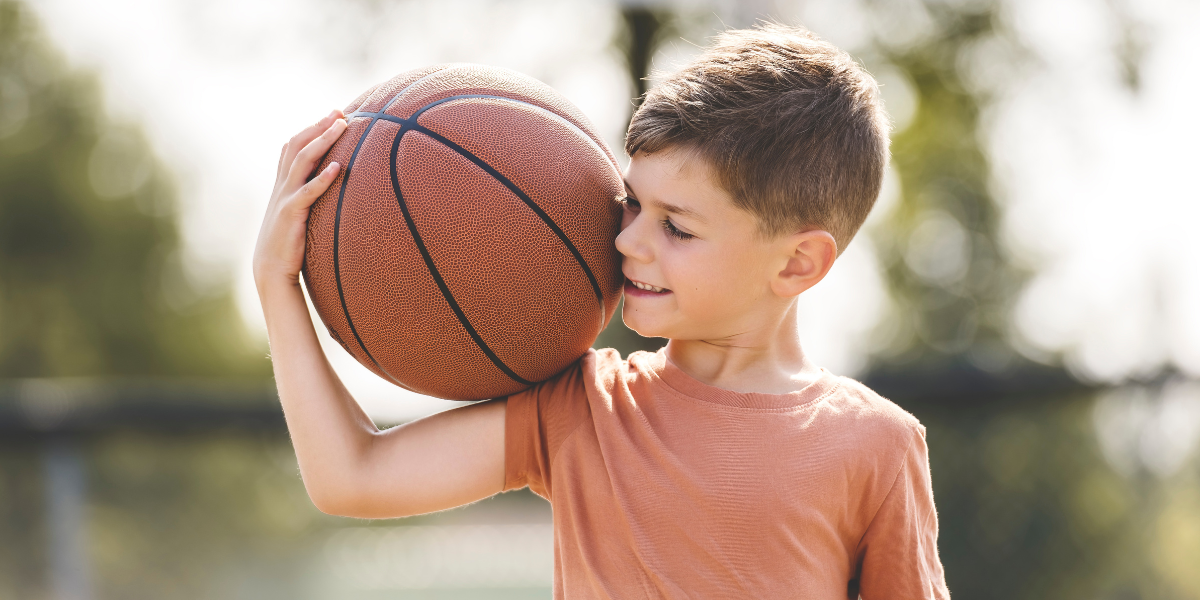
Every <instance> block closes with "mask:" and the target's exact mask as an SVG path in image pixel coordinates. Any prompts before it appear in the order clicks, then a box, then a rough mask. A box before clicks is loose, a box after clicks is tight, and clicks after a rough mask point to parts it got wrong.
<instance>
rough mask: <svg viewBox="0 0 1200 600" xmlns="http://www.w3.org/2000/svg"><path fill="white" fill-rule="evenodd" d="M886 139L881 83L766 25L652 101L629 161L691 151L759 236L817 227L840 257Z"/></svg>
mask: <svg viewBox="0 0 1200 600" xmlns="http://www.w3.org/2000/svg"><path fill="white" fill-rule="evenodd" d="M889 129H890V126H889V123H888V118H887V115H886V114H885V113H884V111H883V103H882V101H881V100H880V97H879V89H878V87H877V86H876V85H875V80H874V79H872V78H871V76H870V75H869V74H867V72H866V71H865V70H863V68H862V67H861V66H859V65H858V63H856V62H854V60H853V59H852V58H850V55H848V54H846V53H845V52H842V51H841V50H838V49H837V48H835V47H834V46H833V45H832V44H830V43H828V42H825V41H823V40H821V39H820V38H818V37H817V36H815V35H813V34H812V32H810V31H808V30H806V29H803V28H793V27H786V26H783V25H779V24H774V23H768V24H760V25H758V26H756V27H754V28H752V29H739V30H730V31H726V32H724V33H722V34H720V35H718V36H717V38H716V40H715V43H714V44H713V45H712V47H710V48H709V49H708V50H707V51H705V52H704V53H703V54H702V55H701V56H700V57H699V58H697V59H696V60H695V61H694V62H692V63H691V64H689V65H687V66H685V67H684V68H683V69H682V70H681V71H679V72H678V73H675V74H674V75H672V76H670V77H669V78H667V79H666V80H665V81H663V82H662V83H661V84H659V85H658V86H657V87H655V88H654V89H652V90H651V91H650V92H648V93H647V94H646V98H645V101H644V102H643V103H642V105H641V107H640V108H639V109H638V110H637V112H636V113H635V114H634V115H633V121H632V122H631V123H630V124H629V132H628V133H627V134H626V136H625V151H626V152H627V153H628V154H629V156H633V155H634V154H635V153H637V152H639V151H641V152H647V153H650V152H657V151H660V150H667V149H686V150H688V151H692V152H695V153H696V154H697V155H699V156H700V157H702V158H703V159H705V160H707V161H708V163H709V165H710V166H711V167H712V168H713V170H714V173H715V175H716V178H717V181H718V183H719V184H720V185H721V186H722V187H723V188H724V189H725V191H727V192H728V193H729V194H730V195H731V196H733V199H734V201H735V203H736V204H737V205H738V206H739V207H741V208H742V209H744V210H747V211H749V212H750V213H751V214H754V215H755V216H757V217H758V219H759V224H760V231H761V232H762V233H764V234H766V235H772V236H774V235H780V234H783V233H791V232H793V231H796V230H798V229H800V228H802V227H819V228H821V229H824V230H826V231H828V232H829V233H831V234H833V237H834V239H835V240H836V241H837V244H838V251H839V252H840V251H841V250H842V249H844V248H845V247H846V244H848V243H849V242H850V239H851V238H853V237H854V234H855V232H857V231H858V228H859V227H860V226H861V225H862V223H863V221H865V220H866V218H867V213H869V212H870V211H871V206H873V205H874V204H875V198H876V197H877V196H878V195H879V189H880V187H881V185H882V183H883V172H884V169H885V168H886V166H887V161H888V132H889Z"/></svg>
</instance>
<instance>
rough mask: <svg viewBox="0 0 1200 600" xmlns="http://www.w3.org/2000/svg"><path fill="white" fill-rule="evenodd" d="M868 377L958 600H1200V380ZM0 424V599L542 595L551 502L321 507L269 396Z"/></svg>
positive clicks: (51, 400) (17, 401)
mask: <svg viewBox="0 0 1200 600" xmlns="http://www.w3.org/2000/svg"><path fill="white" fill-rule="evenodd" d="M868 383H869V384H871V385H872V386H873V387H875V388H876V389H878V390H880V391H881V393H884V394H885V395H889V396H890V397H892V398H894V399H896V400H897V401H898V402H900V403H901V404H902V405H904V406H905V407H906V408H908V409H909V410H911V411H912V412H914V414H916V415H917V416H918V417H919V418H920V419H921V420H922V422H924V423H925V425H926V426H927V428H928V440H929V447H930V460H931V465H932V470H933V475H934V486H935V497H936V499H937V504H938V509H939V519H940V523H941V538H940V541H939V549H940V552H941V555H942V560H943V562H944V563H945V565H946V572H947V578H948V581H949V583H950V586H951V590H952V592H954V593H955V594H956V596H958V597H967V598H996V599H1001V598H1004V599H1009V598H1030V599H1033V598H1196V597H1200V593H1198V592H1200V575H1198V572H1197V570H1196V569H1194V568H1193V567H1194V565H1195V564H1196V560H1197V559H1200V511H1198V510H1197V506H1200V505H1196V504H1190V503H1191V502H1193V501H1200V460H1198V459H1197V445H1198V438H1200V427H1197V426H1196V423H1200V384H1198V383H1196V382H1193V381H1189V380H1186V379H1181V378H1163V379H1161V380H1156V381H1152V382H1147V383H1145V384H1138V385H1131V386H1123V387H1118V388H1093V387H1087V386H1082V385H1080V384H1078V383H1077V382H1075V381H1074V380H1072V379H1070V378H1069V377H1065V376H1063V375H1062V374H1061V373H1060V372H1057V371H1054V370H1050V369H1045V370H1035V371H1030V372H1028V373H1026V374H1024V375H1023V376H1019V377H1013V376H997V375H993V374H989V373H986V372H983V371H979V370H976V369H972V368H969V367H964V368H962V369H959V370H956V371H947V372H942V373H924V374H920V373H912V372H895V373H880V374H877V375H875V376H874V377H873V378H871V379H868ZM32 398H37V399H38V401H37V402H33V401H32V400H31V399H32ZM47 406H51V407H53V409H52V410H51V409H47V408H45V407H47ZM33 407H36V408H33ZM0 432H2V434H0V540H3V543H0V558H2V560H0V597H6V598H7V597H12V598H63V599H65V598H129V597H153V598H204V597H217V596H219V597H222V598H241V597H246V598H249V597H254V598H272V597H280V598H282V597H289V598H547V597H549V586H550V576H551V574H552V555H551V532H550V511H549V505H548V504H546V503H545V502H543V501H541V500H540V499H537V498H535V497H533V496H532V495H531V494H529V493H528V492H519V493H510V494H504V495H501V496H498V497H496V498H493V499H491V500H488V501H484V502H481V503H478V504H475V505H472V506H469V507H466V508H462V509H457V510H454V511H448V512H445V513H439V514H436V515H429V516H425V517H417V518H412V519H405V520H401V521H391V522H362V521H356V520H350V519H337V518H333V517H328V516H325V515H321V514H320V513H318V512H317V511H316V510H315V509H314V508H313V507H312V506H311V503H310V502H309V501H308V499H307V497H306V495H305V493H304V490H303V486H302V484H301V482H300V479H299V475H298V470H297V467H296V463H295V458H294V455H293V454H292V451H291V447H290V444H288V442H287V439H286V436H285V431H284V428H283V422H282V418H281V415H280V412H279V408H278V405H277V404H276V401H275V399H274V393H273V391H272V390H271V389H270V388H267V387H264V386H249V387H247V386H241V385H228V386H219V385H212V384H207V385H197V384H196V383H195V382H193V383H186V382H185V383H179V384H168V383H166V382H163V381H157V382H139V383H127V384H121V385H119V384H112V383H109V384H103V385H99V384H88V383H86V382H83V381H79V380H70V381H53V380H37V381H23V382H17V383H12V382H9V383H8V384H5V385H4V386H3V387H2V388H0Z"/></svg>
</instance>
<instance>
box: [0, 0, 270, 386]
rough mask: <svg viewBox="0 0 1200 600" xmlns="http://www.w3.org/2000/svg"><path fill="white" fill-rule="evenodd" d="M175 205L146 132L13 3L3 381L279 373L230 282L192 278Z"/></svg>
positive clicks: (2, 38) (6, 94) (1, 125)
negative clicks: (107, 104)
mask: <svg viewBox="0 0 1200 600" xmlns="http://www.w3.org/2000/svg"><path fill="white" fill-rule="evenodd" d="M175 213H176V192H175V189H174V187H173V183H172V179H171V176H170V174H169V173H168V172H167V171H166V169H164V168H163V166H162V165H161V164H160V163H159V162H158V161H157V160H156V159H155V157H154V154H153V152H152V150H151V148H150V147H149V145H148V144H147V142H146V140H145V138H144V137H143V136H142V135H141V134H140V133H139V131H138V130H137V129H136V128H135V127H133V126H131V125H126V124H122V123H118V122H114V121H113V120H112V119H110V118H109V117H107V116H106V115H105V113H104V111H103V108H102V102H101V93H100V90H99V87H98V84H97V82H96V79H95V78H94V77H92V76H90V75H88V74H85V73H80V72H75V71H73V70H71V69H70V68H68V67H67V65H66V64H65V62H64V61H63V59H62V58H61V57H60V56H59V55H58V54H57V53H56V52H55V51H54V50H53V49H52V48H51V47H50V45H49V44H48V43H47V41H46V39H45V38H44V36H43V34H42V32H41V31H40V29H39V27H38V25H37V24H36V23H35V22H34V20H33V17H32V15H31V14H30V13H29V11H28V10H27V9H25V8H24V7H23V6H22V5H21V4H19V3H17V2H13V1H10V0H4V1H2V2H0V377H62V376H146V375H153V376H230V375H255V376H265V375H267V374H268V373H269V363H268V362H267V361H266V360H265V347H264V346H263V345H262V343H261V342H260V341H258V340H253V339H251V338H250V337H249V336H248V335H247V334H246V332H245V331H244V328H243V327H242V325H241V321H240V317H239V315H238V314H237V310H236V306H235V305H234V303H233V301H232V297H231V294H230V292H229V287H228V286H227V285H226V286H224V287H219V288H218V289H216V290H215V291H214V290H212V289H203V290H199V291H198V290H196V289H194V288H195V287H197V286H193V285H192V284H191V283H189V280H188V274H187V271H186V269H185V265H184V264H183V262H182V260H181V259H180V240H179V233H178V225H177V222H176V214H175Z"/></svg>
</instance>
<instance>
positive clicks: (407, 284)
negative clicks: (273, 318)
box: [303, 64, 625, 400]
mask: <svg viewBox="0 0 1200 600" xmlns="http://www.w3.org/2000/svg"><path fill="white" fill-rule="evenodd" d="M344 112H345V114H346V121H347V123H348V125H349V127H347V129H346V131H345V132H344V133H343V134H342V136H341V138H340V139H339V140H338V141H337V143H336V144H335V145H334V146H333V148H331V149H330V151H329V153H328V154H327V155H326V156H325V158H324V159H323V161H322V163H321V165H320V166H319V167H318V169H317V172H320V170H321V169H324V168H325V166H326V165H328V164H329V163H330V162H332V161H337V162H338V163H339V164H341V165H342V168H341V173H340V174H339V175H338V177H337V179H336V180H335V181H334V182H333V184H332V185H330V187H329V189H328V191H326V192H325V194H324V195H322V196H321V197H320V198H319V199H318V200H317V201H316V203H315V204H314V205H313V207H312V211H311V213H310V215H309V220H308V238H307V245H306V248H305V264H304V268H303V275H304V283H305V287H306V288H307V290H308V294H309V297H310V298H311V300H312V303H313V305H314V306H315V307H316V310H317V313H318V314H319V315H320V317H321V319H322V321H323V322H324V324H325V327H326V328H327V329H328V331H329V335H330V336H332V337H333V339H335V340H337V341H338V342H339V343H340V344H341V345H342V347H343V348H345V349H346V351H347V352H349V353H350V354H351V355H352V356H354V358H355V359H357V360H358V362H360V363H362V364H363V365H364V366H366V367H367V368H368V369H370V370H372V371H374V372H375V373H376V374H377V375H379V376H380V377H383V378H385V379H387V380H389V381H391V382H393V383H395V384H396V385H399V386H401V387H404V388H406V389H409V390H412V391H414V392H418V393H421V394H427V395H431V396H436V397H439V398H447V399H455V400H479V399H484V398H495V397H501V396H505V395H508V394H512V393H515V392H518V391H521V390H523V389H525V388H528V387H529V386H531V385H533V384H535V383H537V382H539V381H543V380H545V379H548V378H550V377H552V376H554V375H555V374H557V373H558V372H560V371H561V370H563V369H564V368H565V367H567V366H568V365H570V364H571V363H572V362H574V361H575V360H576V359H578V358H579V357H580V356H581V355H583V353H584V352H586V351H587V349H588V348H589V347H590V346H591V345H592V343H593V342H594V341H595V339H596V336H597V335H599V333H600V331H601V330H603V329H604V327H605V325H607V323H608V321H609V319H611V318H612V315H613V312H614V311H615V310H616V307H617V303H618V301H619V299H620V294H621V286H622V283H623V277H622V275H621V271H620V268H621V267H620V260H619V258H618V255H617V253H616V250H615V247H614V245H613V241H614V239H615V238H616V235H617V233H618V232H619V229H620V218H621V205H620V202H619V199H620V198H622V197H624V195H625V194H624V183H623V181H622V178H621V174H620V171H619V169H618V166H617V163H616V160H615V159H614V157H613V155H612V152H611V151H609V149H608V147H607V146H606V145H605V144H604V142H603V140H602V139H601V138H600V136H599V135H597V134H596V132H595V130H594V128H593V126H592V125H591V123H590V122H589V121H588V119H587V118H586V117H585V116H584V115H583V113H581V112H580V111H579V110H578V109H577V108H575V106H573V105H572V104H571V103H570V102H569V101H568V100H567V99H566V98H564V97H563V96H561V95H560V94H558V93H557V92H556V91H554V90H553V89H551V88H550V87H549V86H547V85H545V84H543V83H541V82H539V81H537V80H535V79H532V78H530V77H527V76H525V75H521V74H519V73H516V72H513V71H509V70H505V69H500V68H495V67H487V66H480V65H466V64H457V65H442V66H436V67H428V68H424V69H419V70H416V71H411V72H408V73H404V74H402V75H398V76H396V77H394V78H392V79H391V80H390V81H387V82H386V83H383V84H380V85H378V86H376V87H374V88H372V89H370V90H368V91H367V92H366V93H365V94H363V95H362V96H360V97H359V98H358V99H356V100H355V101H354V102H352V103H351V104H350V105H349V106H348V107H347V108H346V110H345V111H344Z"/></svg>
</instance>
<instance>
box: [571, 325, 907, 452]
mask: <svg viewBox="0 0 1200 600" xmlns="http://www.w3.org/2000/svg"><path fill="white" fill-rule="evenodd" d="M581 367H582V369H581V370H582V371H584V372H587V373H589V374H590V375H591V379H592V380H593V381H594V382H595V384H596V387H597V388H600V389H604V390H605V391H607V392H609V393H611V391H612V390H614V389H615V388H616V387H617V386H629V385H630V384H631V383H633V382H634V381H636V380H639V379H650V378H655V377H659V376H660V375H661V372H662V370H664V369H666V368H667V361H666V360H665V357H664V356H663V354H662V353H661V352H658V353H651V352H634V353H632V354H630V356H629V358H628V359H627V360H626V359H622V358H621V354H620V353H619V352H618V351H617V350H614V349H612V348H606V349H602V350H589V351H588V353H587V354H586V355H584V358H583V360H582V361H581ZM814 386H816V387H819V388H821V392H820V393H819V394H817V395H814V397H813V401H812V402H811V403H809V404H806V405H802V406H797V407H796V408H797V409H798V410H806V411H811V412H813V413H814V415H815V416H817V418H818V419H819V420H820V421H822V423H821V424H822V425H824V426H830V427H853V428H854V429H855V430H856V431H858V432H860V433H861V434H868V435H873V436H876V437H883V438H890V439H891V440H894V441H896V442H900V443H903V444H907V442H908V441H910V440H911V439H912V436H913V435H914V434H915V435H920V436H921V437H922V438H923V437H925V427H924V426H923V425H921V422H920V421H919V420H917V418H916V417H915V416H913V415H912V414H911V413H909V412H908V411H906V410H904V409H903V408H901V407H900V406H899V405H897V404H896V403H895V402H892V401H891V400H888V399H887V398H884V397H883V396H881V395H879V394H878V393H877V392H875V390H872V389H871V388H869V387H867V386H866V385H865V384H863V383H862V382H860V381H857V380H855V379H853V378H851V377H844V376H838V375H834V374H832V373H829V372H828V371H826V375H825V376H824V377H823V378H822V381H820V382H818V383H817V384H814ZM606 395H608V394H606Z"/></svg>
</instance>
